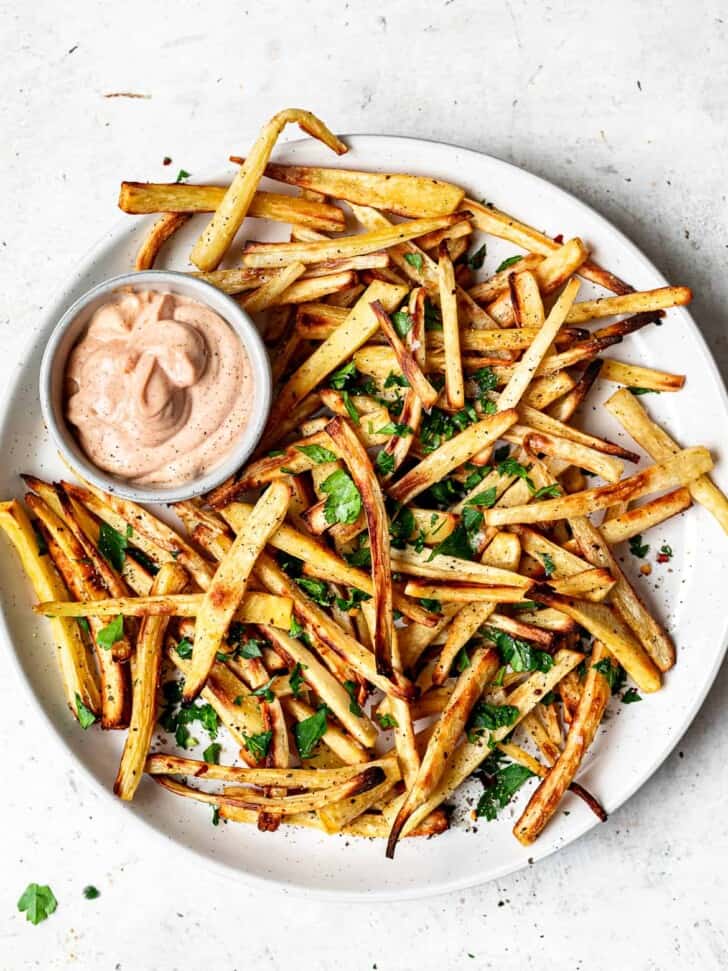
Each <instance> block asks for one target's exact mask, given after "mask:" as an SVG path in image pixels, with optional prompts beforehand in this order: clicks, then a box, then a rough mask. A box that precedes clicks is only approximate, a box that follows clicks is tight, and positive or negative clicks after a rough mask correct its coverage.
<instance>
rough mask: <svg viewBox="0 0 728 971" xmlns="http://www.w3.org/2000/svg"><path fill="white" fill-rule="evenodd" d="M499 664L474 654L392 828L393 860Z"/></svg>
mask: <svg viewBox="0 0 728 971" xmlns="http://www.w3.org/2000/svg"><path fill="white" fill-rule="evenodd" d="M499 664H500V661H499V658H498V655H497V654H496V652H495V651H489V650H485V649H483V648H478V649H477V650H476V651H475V652H474V653H473V656H472V658H471V660H470V665H469V666H468V667H467V668H466V669H465V670H464V671H463V673H462V674H461V675H460V677H459V678H458V682H457V684H456V685H455V690H454V691H453V693H452V695H451V696H450V700H449V701H448V703H447V705H446V706H445V709H444V711H443V713H442V717H441V718H440V720H439V721H438V722H437V725H436V726H435V731H434V732H433V733H432V736H431V738H430V741H429V743H428V745H427V749H426V751H425V755H424V758H423V759H422V764H421V765H420V771H419V773H418V775H417V778H416V779H415V782H414V784H413V786H412V788H411V789H410V790H409V792H408V793H407V798H406V800H405V802H404V805H403V806H402V808H401V809H400V811H399V812H398V813H397V818H396V819H395V821H394V824H393V826H392V831H391V833H390V834H389V841H388V843H387V856H388V857H389V858H390V859H391V858H392V857H393V856H394V850H395V847H396V845H397V841H398V839H399V835H400V833H401V832H402V829H403V828H404V825H405V823H406V822H407V820H408V819H409V818H410V816H412V814H413V813H414V812H415V811H416V810H417V809H418V808H419V807H420V806H421V805H422V804H423V803H424V802H425V801H426V800H427V798H428V797H429V796H430V794H431V793H432V792H433V790H434V789H435V788H436V786H437V785H438V783H439V782H440V779H441V778H442V776H443V773H444V771H445V766H446V764H447V760H448V757H449V756H450V753H451V752H452V751H453V748H454V746H455V744H456V743H457V740H458V739H459V738H460V735H461V734H462V732H463V729H464V728H465V724H466V722H467V720H468V718H469V717H470V712H471V711H472V709H473V705H474V704H475V703H476V701H477V700H478V698H479V697H480V695H481V694H482V692H483V689H484V688H485V685H486V684H487V683H488V681H489V680H490V679H491V678H492V677H493V676H494V675H495V673H496V671H497V670H498V665H499Z"/></svg>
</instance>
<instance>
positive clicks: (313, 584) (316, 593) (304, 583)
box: [296, 577, 333, 607]
mask: <svg viewBox="0 0 728 971" xmlns="http://www.w3.org/2000/svg"><path fill="white" fill-rule="evenodd" d="M296 583H297V584H298V586H299V587H300V588H301V589H302V590H303V591H304V592H305V593H307V594H308V596H309V597H310V598H311V600H313V601H314V602H315V603H317V604H320V605H321V606H322V607H329V606H330V605H331V602H332V600H333V596H332V594H331V591H330V590H329V588H328V586H327V584H326V583H325V582H324V581H323V580H314V579H311V578H310V577H298V579H297V580H296Z"/></svg>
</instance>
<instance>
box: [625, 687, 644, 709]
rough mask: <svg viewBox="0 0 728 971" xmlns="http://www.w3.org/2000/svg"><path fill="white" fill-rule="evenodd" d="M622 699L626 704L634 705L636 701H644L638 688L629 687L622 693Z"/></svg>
mask: <svg viewBox="0 0 728 971" xmlns="http://www.w3.org/2000/svg"><path fill="white" fill-rule="evenodd" d="M622 701H623V703H624V704H625V705H632V704H634V703H635V701H642V695H641V694H640V693H639V692H638V691H637V689H636V688H627V690H626V691H625V693H624V694H623V695H622Z"/></svg>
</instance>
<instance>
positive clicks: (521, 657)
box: [483, 627, 554, 674]
mask: <svg viewBox="0 0 728 971" xmlns="http://www.w3.org/2000/svg"><path fill="white" fill-rule="evenodd" d="M483 634H484V636H485V637H487V638H488V640H490V641H493V643H494V644H495V646H496V647H497V649H498V653H499V654H500V656H501V659H502V661H503V663H504V664H510V666H511V670H513V671H514V672H515V673H516V674H520V673H521V672H523V671H544V672H545V671H550V670H551V668H552V667H553V665H554V659H553V658H552V657H551V655H550V654H549V653H548V652H547V651H540V650H538V649H537V648H534V647H532V646H531V645H530V644H529V643H528V641H523V640H521V639H520V638H518V637H511V635H510V634H506V633H505V631H501V630H497V629H496V628H495V627H486V628H485V630H484V631H483Z"/></svg>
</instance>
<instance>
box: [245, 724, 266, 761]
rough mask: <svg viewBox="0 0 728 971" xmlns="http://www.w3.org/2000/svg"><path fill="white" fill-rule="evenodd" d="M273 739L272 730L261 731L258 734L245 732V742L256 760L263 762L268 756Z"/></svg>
mask: <svg viewBox="0 0 728 971" xmlns="http://www.w3.org/2000/svg"><path fill="white" fill-rule="evenodd" d="M272 740H273V732H272V731H267V732H259V733H258V734H257V735H245V734H243V744H244V745H245V747H246V749H247V750H248V751H249V752H250V754H251V755H252V756H253V758H254V759H255V761H256V762H262V761H263V759H264V758H265V757H266V755H267V754H268V749H269V748H270V743H271V741H272Z"/></svg>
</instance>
